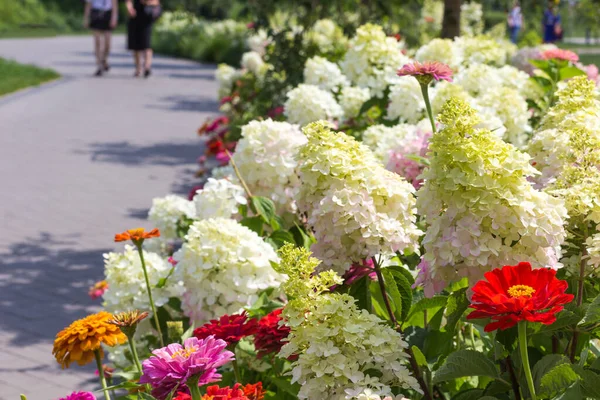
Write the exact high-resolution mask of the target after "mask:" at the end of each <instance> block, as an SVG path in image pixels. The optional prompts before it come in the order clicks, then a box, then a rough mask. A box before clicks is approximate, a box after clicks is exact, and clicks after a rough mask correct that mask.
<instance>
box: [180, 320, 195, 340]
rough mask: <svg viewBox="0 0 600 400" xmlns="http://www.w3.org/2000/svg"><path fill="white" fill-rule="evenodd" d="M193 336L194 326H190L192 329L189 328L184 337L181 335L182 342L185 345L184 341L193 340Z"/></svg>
mask: <svg viewBox="0 0 600 400" xmlns="http://www.w3.org/2000/svg"><path fill="white" fill-rule="evenodd" d="M193 334H194V324H192V325H190V327H189V328H187V330H186V331H185V332H183V335H181V342H182V343H183V341H184V340H185V339H189V338H191V337H192V335H193Z"/></svg>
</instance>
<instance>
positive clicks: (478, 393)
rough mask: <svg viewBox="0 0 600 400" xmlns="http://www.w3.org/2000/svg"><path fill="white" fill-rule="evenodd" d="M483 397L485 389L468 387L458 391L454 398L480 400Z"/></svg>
mask: <svg viewBox="0 0 600 400" xmlns="http://www.w3.org/2000/svg"><path fill="white" fill-rule="evenodd" d="M482 397H483V389H467V390H465V391H464V392H460V393H457V394H456V396H454V397H452V400H479V399H481V398H482Z"/></svg>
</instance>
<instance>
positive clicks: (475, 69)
mask: <svg viewBox="0 0 600 400" xmlns="http://www.w3.org/2000/svg"><path fill="white" fill-rule="evenodd" d="M454 82H455V83H456V84H457V85H460V86H462V87H463V88H464V89H465V90H466V91H467V92H469V94H471V95H472V96H479V95H482V94H484V93H489V92H492V91H494V90H497V89H498V88H500V87H502V83H503V79H502V77H501V75H500V74H499V73H498V68H494V67H491V66H489V65H486V64H472V65H470V66H468V67H467V68H465V69H463V70H461V71H460V72H459V73H458V74H456V76H455V79H454Z"/></svg>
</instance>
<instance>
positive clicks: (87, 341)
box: [52, 311, 127, 368]
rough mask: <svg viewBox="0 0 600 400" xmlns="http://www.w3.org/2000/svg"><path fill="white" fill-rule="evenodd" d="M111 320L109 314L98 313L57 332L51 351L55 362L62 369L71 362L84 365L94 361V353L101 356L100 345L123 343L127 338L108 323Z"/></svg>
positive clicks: (117, 328)
mask: <svg viewBox="0 0 600 400" xmlns="http://www.w3.org/2000/svg"><path fill="white" fill-rule="evenodd" d="M112 319H113V315H112V314H111V313H108V312H106V311H100V312H99V313H97V314H92V315H88V316H87V317H85V318H83V319H78V320H77V321H74V322H73V323H72V324H71V325H69V326H68V327H66V328H65V329H63V330H62V331H60V332H58V334H57V335H56V339H55V340H54V348H53V349H52V354H53V355H54V356H55V357H56V361H58V363H59V364H60V365H61V366H62V367H63V368H69V365H70V364H71V363H72V362H73V361H76V362H77V364H79V365H85V364H87V363H89V362H91V361H92V360H93V359H94V353H95V352H96V351H98V350H99V351H100V353H101V354H102V355H103V351H102V346H101V344H102V343H104V344H105V345H107V346H116V345H118V344H123V343H125V342H126V341H127V337H126V336H125V335H124V334H123V332H121V330H120V329H119V327H118V326H116V325H113V324H111V323H110V322H109V321H111V320H112Z"/></svg>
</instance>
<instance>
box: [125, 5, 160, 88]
mask: <svg viewBox="0 0 600 400" xmlns="http://www.w3.org/2000/svg"><path fill="white" fill-rule="evenodd" d="M126 5H127V12H128V13H129V23H128V25H127V48H128V49H129V50H132V51H133V59H134V61H135V75H134V76H140V75H141V74H142V58H143V59H144V64H143V73H144V77H146V78H147V77H148V76H150V74H151V70H152V45H151V42H150V41H151V38H152V24H153V23H154V21H155V20H156V18H158V16H159V15H160V12H161V9H160V0H127V2H126Z"/></svg>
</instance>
